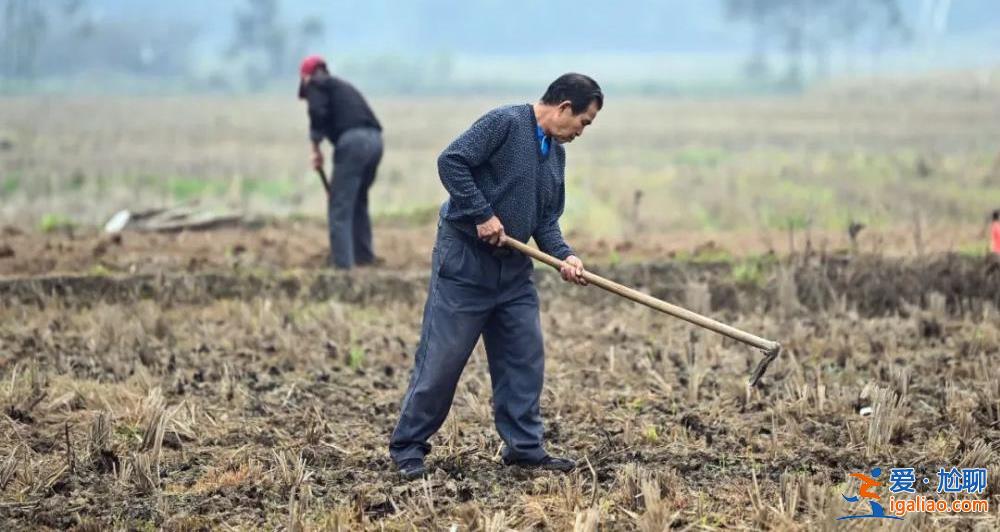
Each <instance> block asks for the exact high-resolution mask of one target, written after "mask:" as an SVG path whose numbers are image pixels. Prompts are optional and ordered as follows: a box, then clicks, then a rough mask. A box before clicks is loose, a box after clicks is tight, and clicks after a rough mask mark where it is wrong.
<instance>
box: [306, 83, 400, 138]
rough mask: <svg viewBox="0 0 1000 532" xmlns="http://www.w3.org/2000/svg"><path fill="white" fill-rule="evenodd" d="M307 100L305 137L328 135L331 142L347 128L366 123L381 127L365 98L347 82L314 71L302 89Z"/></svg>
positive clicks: (365, 124) (367, 125)
mask: <svg viewBox="0 0 1000 532" xmlns="http://www.w3.org/2000/svg"><path fill="white" fill-rule="evenodd" d="M302 92H303V94H302V96H303V97H304V98H305V100H306V102H308V104H309V138H310V139H312V140H313V142H319V141H321V140H323V137H326V138H328V139H330V142H332V143H333V144H334V145H336V144H337V139H338V138H340V135H341V134H342V133H343V132H345V131H347V130H348V129H354V128H358V127H368V128H374V129H378V130H380V131H381V130H382V126H381V124H379V122H378V119H377V118H375V113H373V112H372V109H371V107H369V106H368V102H366V101H365V98H364V96H362V95H361V93H360V92H358V89H356V88H354V86H353V85H351V84H350V83H348V82H346V81H344V80H342V79H340V78H336V77H333V76H330V75H329V74H324V73H317V74H316V75H315V76H314V77H313V78H312V79H311V80H310V81H309V83H308V84H306V86H305V87H304V88H303V90H302Z"/></svg>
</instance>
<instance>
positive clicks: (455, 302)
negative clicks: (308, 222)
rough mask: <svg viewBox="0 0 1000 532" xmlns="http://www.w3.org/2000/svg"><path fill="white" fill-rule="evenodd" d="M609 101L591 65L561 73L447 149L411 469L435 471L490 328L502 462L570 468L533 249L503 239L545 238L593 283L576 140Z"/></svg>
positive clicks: (544, 245)
mask: <svg viewBox="0 0 1000 532" xmlns="http://www.w3.org/2000/svg"><path fill="white" fill-rule="evenodd" d="M603 105H604V95H603V93H602V92H601V88H600V87H599V86H598V85H597V83H596V82H595V81H594V80H593V79H591V78H589V77H587V76H584V75H582V74H565V75H563V76H560V77H559V78H558V79H557V80H555V81H554V82H553V83H552V84H551V85H550V86H549V88H548V90H547V91H546V92H545V94H544V95H543V96H542V99H541V100H540V101H538V102H537V103H534V104H523V105H512V106H505V107H500V108H498V109H494V110H492V111H490V112H488V113H486V114H485V115H484V116H482V117H481V118H480V119H479V120H477V121H476V122H475V123H474V124H472V127H470V128H469V129H468V130H467V131H466V132H464V133H462V134H461V135H460V136H459V137H458V138H457V139H455V140H454V141H453V142H452V143H451V145H449V146H448V147H447V148H445V150H444V152H443V153H442V154H441V156H440V157H439V158H438V172H439V174H440V177H441V182H442V183H443V184H444V187H445V189H446V190H447V191H448V195H449V199H448V200H447V201H446V202H445V204H444V205H443V206H442V207H441V216H440V221H439V222H438V234H437V242H436V244H435V246H434V252H433V254H432V263H433V264H432V266H431V281H430V289H429V293H428V296H427V303H426V306H425V307H424V316H423V329H422V332H421V335H420V344H419V346H418V347H417V352H416V356H415V360H414V368H413V373H412V375H411V377H410V384H409V389H408V390H407V391H406V395H405V396H404V398H403V403H402V412H401V413H400V417H399V422H398V424H397V425H396V429H395V431H394V432H393V434H392V438H391V441H390V445H389V452H390V455H391V456H392V459H393V461H394V462H395V463H396V466H397V467H398V468H399V471H400V473H401V474H402V475H403V477H404V478H407V479H413V478H417V477H420V476H422V475H423V474H424V473H425V471H426V470H425V468H424V456H425V455H426V454H427V453H428V452H429V451H430V448H431V446H430V444H429V443H428V442H427V440H428V439H429V438H430V437H431V435H433V434H434V433H435V432H437V430H438V429H439V428H440V427H441V424H442V423H444V420H445V418H446V417H447V415H448V411H449V409H450V408H451V404H452V400H453V398H454V396H455V388H456V386H457V384H458V379H459V376H460V375H461V374H462V370H463V369H464V368H465V364H466V362H467V361H468V359H469V355H470V354H471V353H472V349H473V347H474V346H475V344H476V341H477V340H478V339H479V337H480V335H482V337H483V340H484V342H485V345H486V353H487V358H488V361H489V369H490V379H491V381H492V383H493V415H494V420H495V423H496V428H497V431H498V432H499V433H500V437H501V439H503V442H504V448H503V463H504V464H506V465H518V466H521V467H526V468H540V469H548V470H558V471H569V470H571V469H573V468H574V467H575V466H576V464H575V463H574V462H573V461H572V460H568V459H564V458H556V457H553V456H550V455H549V454H548V453H547V452H546V451H545V448H544V447H543V445H542V419H541V414H540V411H539V399H540V397H541V392H542V380H543V370H544V348H543V345H542V330H541V323H540V320H539V315H538V295H537V293H536V292H535V287H534V284H533V282H532V263H531V259H529V258H528V257H526V256H524V255H521V254H519V253H516V252H512V251H510V250H508V249H507V248H505V247H503V243H504V241H505V239H507V238H514V239H517V240H519V241H521V242H527V240H528V239H529V238H534V239H535V243H536V244H538V246H539V247H540V248H541V249H542V250H543V251H545V252H547V253H549V254H551V255H554V256H556V257H558V258H559V259H562V260H563V261H564V262H565V266H564V267H563V268H562V272H561V273H562V277H563V279H565V280H566V281H570V282H576V283H579V284H585V283H586V281H585V280H584V279H583V262H582V261H581V260H580V259H579V258H577V257H576V256H575V255H574V254H573V251H572V250H571V249H570V247H569V246H568V245H567V244H566V242H565V241H564V240H563V235H562V231H561V230H560V228H559V217H560V216H561V215H562V212H563V205H564V201H565V188H564V175H565V168H566V152H565V150H564V149H563V146H562V145H563V144H564V143H567V142H571V141H572V140H573V139H575V138H576V137H579V136H580V135H581V134H582V133H583V131H584V129H585V128H586V127H587V126H588V125H590V124H591V123H592V122H593V121H594V118H595V117H596V116H597V113H598V111H599V110H600V109H601V107H602V106H603Z"/></svg>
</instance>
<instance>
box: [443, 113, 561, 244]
mask: <svg viewBox="0 0 1000 532" xmlns="http://www.w3.org/2000/svg"><path fill="white" fill-rule="evenodd" d="M537 126H538V123H537V122H536V120H535V111H534V108H533V107H532V105H531V104H523V105H509V106H504V107H500V108H497V109H494V110H492V111H490V112H488V113H486V114H485V115H483V116H482V117H480V118H479V120H476V122H475V123H474V124H472V126H471V127H470V128H469V129H468V130H467V131H465V132H464V133H462V134H461V135H459V137H458V138H457V139H455V140H454V141H452V143H451V144H450V145H449V146H448V147H447V148H445V150H444V151H443V152H442V153H441V156H440V157H438V174H439V175H440V177H441V183H443V184H444V188H445V189H446V190H447V191H448V194H449V198H448V200H447V201H446V202H445V204H444V205H443V206H442V207H441V217H442V218H444V219H445V220H447V221H449V222H451V223H452V224H454V225H456V226H457V227H458V228H459V229H461V230H463V231H465V232H467V233H470V234H476V230H475V225H476V224H479V223H482V222H485V221H486V220H489V219H490V217H492V216H493V215H496V216H497V218H499V219H500V222H501V223H502V224H503V226H504V230H505V232H506V233H507V234H508V235H510V236H511V237H513V238H516V239H518V240H520V241H521V242H527V241H528V239H529V238H534V239H535V243H536V244H538V247H539V248H540V249H541V250H542V251H545V252H546V253H548V254H550V255H553V256H555V257H557V258H559V259H565V258H566V257H568V256H570V255H572V254H573V250H572V249H570V247H569V246H568V245H567V244H566V241H565V240H564V239H563V236H562V230H561V229H560V228H559V217H560V216H562V213H563V208H564V206H565V203H566V189H565V184H564V183H565V173H566V150H565V149H564V148H563V147H562V146H561V145H559V144H558V143H552V146H551V149H550V150H549V151H548V155H543V154H542V152H541V149H540V145H539V139H538V136H537V133H536V132H537Z"/></svg>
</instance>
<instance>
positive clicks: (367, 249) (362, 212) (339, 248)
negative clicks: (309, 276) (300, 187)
mask: <svg viewBox="0 0 1000 532" xmlns="http://www.w3.org/2000/svg"><path fill="white" fill-rule="evenodd" d="M381 160H382V133H381V132H380V131H379V130H377V129H373V128H355V129H349V130H347V131H345V132H343V133H342V134H341V135H340V138H338V139H337V146H336V149H335V151H334V156H333V181H332V182H331V183H330V198H329V205H328V208H327V223H328V225H329V229H330V255H331V257H330V264H331V265H332V266H335V267H337V268H350V267H352V266H354V265H355V264H369V263H371V262H372V261H374V260H375V250H374V248H373V246H372V222H371V218H370V216H369V214H368V189H369V188H371V186H372V183H373V182H374V181H375V172H376V170H377V169H378V163H379V161H381Z"/></svg>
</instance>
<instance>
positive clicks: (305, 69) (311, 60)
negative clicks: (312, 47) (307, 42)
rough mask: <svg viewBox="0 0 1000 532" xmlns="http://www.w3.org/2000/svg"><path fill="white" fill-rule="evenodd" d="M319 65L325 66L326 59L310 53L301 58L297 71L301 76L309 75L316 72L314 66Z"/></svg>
mask: <svg viewBox="0 0 1000 532" xmlns="http://www.w3.org/2000/svg"><path fill="white" fill-rule="evenodd" d="M320 66H324V67H325V66H326V61H325V60H324V59H323V58H322V57H320V56H318V55H310V56H308V57H306V58H305V59H303V60H302V66H301V67H299V73H300V74H302V75H303V76H311V75H312V74H313V72H316V68H317V67H320Z"/></svg>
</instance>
